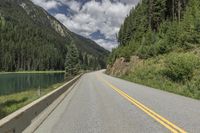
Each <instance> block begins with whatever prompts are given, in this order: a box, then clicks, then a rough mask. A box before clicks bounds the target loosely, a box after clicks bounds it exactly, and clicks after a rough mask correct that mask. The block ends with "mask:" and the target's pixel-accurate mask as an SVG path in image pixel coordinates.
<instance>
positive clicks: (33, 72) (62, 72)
mask: <svg viewBox="0 0 200 133" xmlns="http://www.w3.org/2000/svg"><path fill="white" fill-rule="evenodd" d="M64 72H65V71H16V72H0V74H13V73H64Z"/></svg>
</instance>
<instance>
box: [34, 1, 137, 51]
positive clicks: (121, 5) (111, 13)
mask: <svg viewBox="0 0 200 133" xmlns="http://www.w3.org/2000/svg"><path fill="white" fill-rule="evenodd" d="M32 1H33V2H34V3H35V4H37V5H39V6H41V7H43V8H44V9H45V10H47V11H48V12H49V13H50V14H52V15H53V16H54V17H56V18H57V19H58V20H59V21H60V22H61V23H63V24H64V25H65V26H66V27H67V28H68V29H70V30H71V31H73V32H75V33H77V34H80V35H82V36H85V37H87V38H90V39H92V40H94V41H95V42H97V43H98V44H99V45H101V46H102V47H104V48H106V49H108V50H111V49H112V48H114V47H117V45H118V42H117V39H116V34H117V33H118V31H119V29H120V26H121V24H122V23H123V21H124V18H125V17H126V16H127V15H128V13H129V11H130V10H131V9H132V8H133V7H134V6H135V5H136V4H137V3H138V0H32Z"/></svg>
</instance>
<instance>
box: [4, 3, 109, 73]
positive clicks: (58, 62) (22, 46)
mask: <svg viewBox="0 0 200 133" xmlns="http://www.w3.org/2000/svg"><path fill="white" fill-rule="evenodd" d="M71 47H75V48H74V50H77V52H75V53H76V54H77V55H76V56H77V60H78V61H77V62H76V63H77V64H76V65H79V68H80V69H89V70H95V69H100V68H105V61H106V57H107V55H108V54H109V52H108V51H107V50H105V49H104V48H102V47H100V46H99V45H97V44H96V43H95V42H93V41H91V40H89V39H87V38H84V37H82V36H79V35H77V34H75V33H73V32H71V31H69V30H68V29H67V28H66V27H64V26H63V25H62V24H61V23H60V22H59V21H57V20H56V19H55V18H54V17H52V16H51V15H49V14H48V13H47V12H46V11H45V10H44V9H42V8H40V7H38V6H36V5H34V4H33V3H32V2H31V1H30V0H1V1H0V71H24V70H26V71H27V70H28V71H29V70H37V71H38V70H64V69H65V67H68V65H70V64H68V63H70V62H68V61H66V58H67V57H66V56H67V53H69V52H68V51H71ZM67 62H68V63H67Z"/></svg>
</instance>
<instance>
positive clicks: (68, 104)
mask: <svg viewBox="0 0 200 133" xmlns="http://www.w3.org/2000/svg"><path fill="white" fill-rule="evenodd" d="M165 132H166V133H168V132H174V133H175V132H177V133H179V132H180V133H183V132H190V133H200V101H199V100H193V99H190V98H186V97H183V96H179V95H176V94H172V93H168V92H165V91H161V90H157V89H153V88H149V87H145V86H142V85H138V84H134V83H131V82H128V81H124V80H121V79H118V78H114V77H111V76H107V75H105V74H103V73H102V71H98V72H92V73H88V74H85V75H83V76H82V78H81V79H80V80H79V81H78V83H77V85H76V86H75V87H74V89H73V90H72V91H71V92H70V94H69V95H68V96H67V97H66V98H65V99H64V100H63V101H62V102H61V103H60V105H59V106H58V107H57V108H56V109H55V110H54V111H53V112H52V113H51V115H50V116H49V117H48V118H47V119H46V120H45V121H44V122H43V123H42V125H41V126H40V127H39V128H38V129H37V130H36V131H35V133H165Z"/></svg>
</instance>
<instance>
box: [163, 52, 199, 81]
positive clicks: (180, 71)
mask: <svg viewBox="0 0 200 133" xmlns="http://www.w3.org/2000/svg"><path fill="white" fill-rule="evenodd" d="M199 64H200V63H199V58H198V57H197V56H196V55H194V54H191V53H190V54H189V53H172V54H170V55H169V56H168V57H167V59H166V60H165V70H164V74H165V75H166V76H167V77H169V78H170V79H171V80H173V81H183V82H184V81H187V80H190V79H191V78H192V76H193V71H194V70H195V69H196V68H198V67H199Z"/></svg>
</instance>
